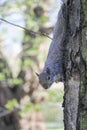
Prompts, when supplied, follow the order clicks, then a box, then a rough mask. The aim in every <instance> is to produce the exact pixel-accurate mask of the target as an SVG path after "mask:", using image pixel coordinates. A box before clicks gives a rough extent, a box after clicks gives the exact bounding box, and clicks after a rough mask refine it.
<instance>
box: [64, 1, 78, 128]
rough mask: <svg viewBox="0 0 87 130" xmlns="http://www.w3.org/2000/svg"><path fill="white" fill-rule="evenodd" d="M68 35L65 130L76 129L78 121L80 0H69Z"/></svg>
mask: <svg viewBox="0 0 87 130" xmlns="http://www.w3.org/2000/svg"><path fill="white" fill-rule="evenodd" d="M67 9H68V11H67V13H68V16H67V32H66V33H67V37H66V44H65V48H66V51H65V54H64V61H65V64H64V69H65V95H64V125H65V130H76V129H77V121H78V104H79V87H80V64H81V56H80V0H68V2H67Z"/></svg>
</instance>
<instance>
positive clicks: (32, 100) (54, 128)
mask: <svg viewBox="0 0 87 130" xmlns="http://www.w3.org/2000/svg"><path fill="white" fill-rule="evenodd" d="M60 5H61V1H60V0H0V130H63V108H62V102H63V93H64V91H63V83H58V84H56V83H54V84H53V85H52V87H51V88H50V89H48V90H44V89H43V88H42V87H41V85H40V84H39V81H38V77H37V76H36V73H40V72H41V70H42V69H43V66H44V62H45V60H46V57H47V53H48V49H49V46H50V43H51V41H52V37H53V34H52V32H53V28H54V25H55V22H56V20H57V14H58V10H59V9H60ZM5 20H6V21H5ZM12 24H15V26H14V25H12Z"/></svg>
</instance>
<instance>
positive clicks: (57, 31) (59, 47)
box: [37, 3, 66, 89]
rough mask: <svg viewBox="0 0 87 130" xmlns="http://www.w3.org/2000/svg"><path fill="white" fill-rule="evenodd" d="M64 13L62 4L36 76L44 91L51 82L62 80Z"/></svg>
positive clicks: (64, 6) (64, 7)
mask: <svg viewBox="0 0 87 130" xmlns="http://www.w3.org/2000/svg"><path fill="white" fill-rule="evenodd" d="M64 9H65V10H64ZM65 11H66V5H65V4H64V3H63V4H62V5H61V7H60V10H59V12H58V18H57V23H56V25H55V27H54V32H53V40H52V43H51V45H50V48H49V52H48V56H47V59H46V62H45V65H44V68H43V70H42V72H41V73H40V74H37V75H38V77H39V83H40V84H41V85H42V86H43V88H45V89H48V88H49V87H50V86H51V85H52V84H53V82H59V81H62V80H63V50H64V40H65V34H66V24H65V23H66V18H65Z"/></svg>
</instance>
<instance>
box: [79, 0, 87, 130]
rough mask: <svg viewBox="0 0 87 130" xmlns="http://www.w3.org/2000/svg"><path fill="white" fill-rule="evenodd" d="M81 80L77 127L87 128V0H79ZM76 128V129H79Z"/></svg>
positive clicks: (83, 129)
mask: <svg viewBox="0 0 87 130" xmlns="http://www.w3.org/2000/svg"><path fill="white" fill-rule="evenodd" d="M81 7H82V9H81V16H82V17H81V25H82V33H81V55H82V61H81V63H82V64H81V71H80V73H81V82H80V98H79V120H78V121H79V129H80V130H87V0H81ZM79 129H78V130H79Z"/></svg>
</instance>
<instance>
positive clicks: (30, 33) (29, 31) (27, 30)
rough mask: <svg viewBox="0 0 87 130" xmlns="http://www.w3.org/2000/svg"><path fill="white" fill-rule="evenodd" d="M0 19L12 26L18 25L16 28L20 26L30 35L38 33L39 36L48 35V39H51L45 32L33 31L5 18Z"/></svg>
mask: <svg viewBox="0 0 87 130" xmlns="http://www.w3.org/2000/svg"><path fill="white" fill-rule="evenodd" d="M0 20H1V21H3V22H5V23H8V24H11V25H13V26H16V27H18V28H21V29H23V30H25V31H26V33H27V34H28V35H30V36H31V37H35V36H36V35H39V36H45V37H48V38H49V39H51V40H52V38H51V37H49V36H48V35H46V34H45V33H41V32H34V31H32V30H30V29H27V28H25V27H22V26H20V25H18V24H14V23H12V22H9V21H7V20H5V19H3V18H0Z"/></svg>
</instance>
